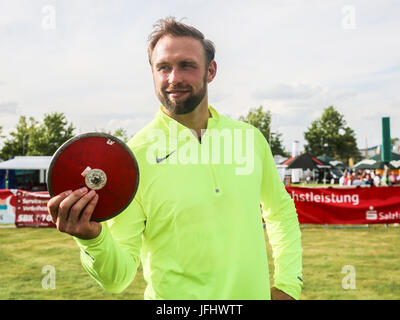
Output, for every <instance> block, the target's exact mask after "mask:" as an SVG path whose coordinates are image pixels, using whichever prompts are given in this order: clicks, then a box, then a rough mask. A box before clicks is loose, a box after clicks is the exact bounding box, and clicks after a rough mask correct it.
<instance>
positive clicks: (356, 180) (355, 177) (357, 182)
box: [352, 172, 362, 186]
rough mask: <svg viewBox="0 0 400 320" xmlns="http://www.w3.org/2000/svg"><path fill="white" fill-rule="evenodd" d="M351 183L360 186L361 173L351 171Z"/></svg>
mask: <svg viewBox="0 0 400 320" xmlns="http://www.w3.org/2000/svg"><path fill="white" fill-rule="evenodd" d="M352 185H353V186H361V185H362V180H361V175H360V173H359V172H353V175H352Z"/></svg>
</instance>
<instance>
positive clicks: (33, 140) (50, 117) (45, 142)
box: [0, 112, 75, 160]
mask: <svg viewBox="0 0 400 320" xmlns="http://www.w3.org/2000/svg"><path fill="white" fill-rule="evenodd" d="M74 130H75V128H74V127H73V125H72V124H68V122H67V120H66V118H65V115H64V114H63V113H57V112H55V113H52V114H46V115H45V118H44V120H43V122H42V123H39V122H38V121H36V120H35V119H34V118H33V117H30V118H29V123H28V121H27V119H26V117H25V116H21V117H20V119H19V121H18V124H17V127H16V128H15V131H12V132H11V133H10V138H9V139H8V140H6V141H5V143H4V146H3V148H2V149H1V151H0V158H2V159H3V160H8V159H11V158H14V157H16V156H28V155H30V156H52V155H53V154H54V153H55V152H56V150H57V149H58V148H59V147H60V146H61V145H62V144H63V143H64V142H65V141H67V140H69V139H70V138H72V137H73V136H74Z"/></svg>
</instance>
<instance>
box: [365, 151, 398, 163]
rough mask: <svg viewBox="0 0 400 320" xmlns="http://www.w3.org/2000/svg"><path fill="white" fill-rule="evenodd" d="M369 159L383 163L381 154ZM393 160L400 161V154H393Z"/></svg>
mask: <svg viewBox="0 0 400 320" xmlns="http://www.w3.org/2000/svg"><path fill="white" fill-rule="evenodd" d="M368 159H372V160H376V161H382V155H381V154H380V153H378V154H376V155H374V156H373V157H371V158H368ZM393 160H400V154H398V153H396V152H392V161H393Z"/></svg>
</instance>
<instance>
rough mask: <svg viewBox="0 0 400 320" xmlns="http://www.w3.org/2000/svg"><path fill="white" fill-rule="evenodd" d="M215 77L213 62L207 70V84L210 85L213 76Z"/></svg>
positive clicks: (215, 71)
mask: <svg viewBox="0 0 400 320" xmlns="http://www.w3.org/2000/svg"><path fill="white" fill-rule="evenodd" d="M216 75H217V63H216V62H215V60H213V61H211V62H210V65H209V66H208V69H207V82H208V83H210V82H211V81H213V80H214V78H215V76H216Z"/></svg>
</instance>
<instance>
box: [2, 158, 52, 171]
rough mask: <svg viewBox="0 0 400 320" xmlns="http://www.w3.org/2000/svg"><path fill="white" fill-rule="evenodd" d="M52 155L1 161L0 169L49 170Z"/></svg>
mask: <svg viewBox="0 0 400 320" xmlns="http://www.w3.org/2000/svg"><path fill="white" fill-rule="evenodd" d="M51 158H52V157H15V158H14V159H11V160H7V161H3V162H0V170H1V169H3V170H47V169H48V167H49V166H50V162H51Z"/></svg>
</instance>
